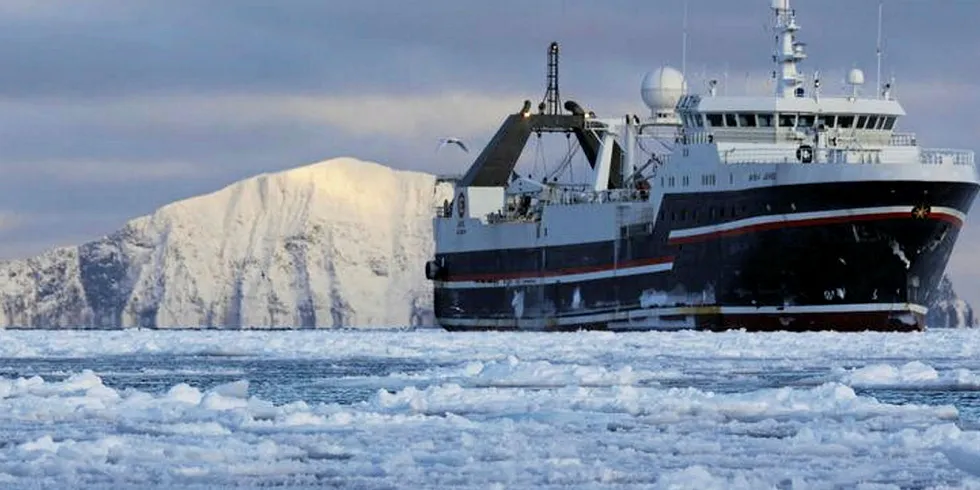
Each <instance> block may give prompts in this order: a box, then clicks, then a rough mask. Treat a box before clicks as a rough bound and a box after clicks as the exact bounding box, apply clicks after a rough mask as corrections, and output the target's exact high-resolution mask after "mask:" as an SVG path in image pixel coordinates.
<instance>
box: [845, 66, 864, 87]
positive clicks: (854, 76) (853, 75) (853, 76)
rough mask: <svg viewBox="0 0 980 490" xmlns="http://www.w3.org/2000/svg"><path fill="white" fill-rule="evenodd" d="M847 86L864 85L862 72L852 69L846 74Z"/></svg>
mask: <svg viewBox="0 0 980 490" xmlns="http://www.w3.org/2000/svg"><path fill="white" fill-rule="evenodd" d="M847 84H848V85H864V72H863V71H861V70H860V69H858V68H854V69H852V70H851V71H850V72H848V73H847Z"/></svg>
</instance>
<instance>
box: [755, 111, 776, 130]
mask: <svg viewBox="0 0 980 490" xmlns="http://www.w3.org/2000/svg"><path fill="white" fill-rule="evenodd" d="M756 118H757V119H758V120H759V127H760V128H771V127H772V114H756Z"/></svg>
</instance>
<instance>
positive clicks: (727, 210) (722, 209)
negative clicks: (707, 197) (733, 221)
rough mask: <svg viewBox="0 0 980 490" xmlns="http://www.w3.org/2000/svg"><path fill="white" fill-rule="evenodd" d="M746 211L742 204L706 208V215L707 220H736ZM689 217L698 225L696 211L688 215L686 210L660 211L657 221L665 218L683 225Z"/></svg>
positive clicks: (698, 219)
mask: <svg viewBox="0 0 980 490" xmlns="http://www.w3.org/2000/svg"><path fill="white" fill-rule="evenodd" d="M746 211H747V207H746V206H745V205H744V204H742V205H740V206H735V205H732V206H718V207H715V206H709V207H708V213H707V214H708V219H711V220H714V219H715V218H716V217H717V218H738V217H739V216H744V215H745V214H746ZM668 213H669V214H668ZM689 216H690V218H691V220H692V221H694V223H695V224H698V223H700V221H701V220H700V216H701V215H700V214H699V213H698V210H697V209H695V210H692V211H691V212H690V213H688V210H687V209H686V208H685V209H681V210H680V211H679V212H678V211H676V210H672V211H669V212H668V211H667V210H666V209H661V210H660V218H659V219H660V220H664V219H666V218H668V217H669V219H670V221H671V222H677V221H680V222H682V223H683V222H686V221H688V217H689Z"/></svg>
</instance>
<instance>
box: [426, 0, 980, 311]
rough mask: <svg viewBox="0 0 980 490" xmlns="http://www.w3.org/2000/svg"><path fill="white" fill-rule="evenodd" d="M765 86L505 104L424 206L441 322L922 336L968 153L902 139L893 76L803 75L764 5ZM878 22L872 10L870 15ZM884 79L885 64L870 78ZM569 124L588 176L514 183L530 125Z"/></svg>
mask: <svg viewBox="0 0 980 490" xmlns="http://www.w3.org/2000/svg"><path fill="white" fill-rule="evenodd" d="M771 9H772V13H773V18H774V19H775V20H774V29H775V31H776V46H775V48H776V49H775V54H774V55H773V58H772V59H773V62H774V63H775V65H776V67H775V70H774V71H773V83H772V86H773V89H774V90H773V92H772V93H769V94H765V95H761V96H751V95H737V96H735V95H733V96H728V95H723V94H719V93H718V84H717V83H716V82H713V81H712V82H711V83H708V84H706V86H705V87H704V90H701V91H699V93H694V92H692V91H689V90H688V86H687V82H686V80H685V78H684V76H683V74H682V73H681V72H680V71H678V70H676V69H673V68H670V67H661V68H660V69H658V70H655V71H653V72H650V73H648V74H647V76H646V77H645V78H644V80H643V83H642V87H641V90H640V92H641V96H642V99H643V101H644V103H645V104H646V106H647V107H648V108H649V109H650V113H649V115H644V116H638V115H632V114H626V115H622V116H617V117H611V118H602V117H597V116H596V115H595V114H594V113H593V112H591V111H589V110H587V109H585V108H583V107H582V106H581V105H580V104H578V103H576V102H574V101H566V102H565V103H564V104H562V103H561V99H560V96H559V85H558V57H559V46H558V44H556V43H552V44H551V46H550V47H549V52H548V90H547V92H546V96H545V99H544V100H543V101H542V102H541V104H539V105H538V107H537V110H533V108H532V106H531V102H530V101H525V102H524V105H523V107H522V108H521V109H520V110H519V111H517V112H515V113H513V114H510V115H508V116H506V118H505V120H504V121H503V124H502V125H501V126H500V128H499V130H498V131H497V133H496V134H495V135H494V137H493V138H492V140H491V141H490V143H489V144H488V145H487V146H486V147H485V148H484V149H483V150H482V152H481V153H480V154H479V156H478V157H477V158H476V159H475V161H474V162H473V164H472V166H471V167H470V168H469V170H468V171H467V172H466V173H465V174H464V175H463V176H462V177H461V178H459V179H458V180H457V181H456V182H455V184H454V186H455V187H454V198H453V199H452V200H451V201H447V202H446V203H445V204H444V206H442V207H441V208H440V209H439V210H438V212H437V216H436V217H435V218H434V221H433V225H434V231H435V241H436V246H435V254H434V257H433V258H432V260H430V261H428V262H427V263H426V265H425V274H426V277H427V278H428V279H430V280H431V281H432V282H433V289H434V306H435V316H436V320H437V322H438V324H439V325H441V326H442V327H444V328H446V329H449V330H486V329H506V330H575V329H608V330H662V329H711V330H718V329H747V330H921V329H923V328H925V327H926V325H925V314H926V312H927V307H926V305H928V304H929V302H930V298H931V296H932V295H934V294H935V293H936V290H937V286H938V284H939V282H940V279H941V278H942V275H943V272H944V269H945V267H946V264H947V261H948V260H949V257H950V254H951V253H952V251H953V247H954V244H955V242H956V240H957V235H958V233H959V231H960V229H961V227H962V226H963V223H964V220H965V219H966V214H967V212H968V210H969V209H970V205H971V204H972V202H973V200H974V198H975V196H976V194H977V190H978V174H977V170H976V167H975V165H974V154H973V152H971V151H966V150H951V149H930V148H924V147H922V146H920V145H919V141H918V140H917V138H916V136H915V135H914V134H911V133H906V132H901V131H900V129H899V128H900V127H901V126H902V122H903V121H904V117H905V115H906V114H905V111H904V109H903V108H902V105H901V104H900V103H899V101H898V100H896V98H895V97H894V96H893V92H894V88H893V85H892V82H888V83H883V84H882V83H880V75H879V81H878V83H877V84H876V86H875V87H874V88H873V89H872V90H870V91H869V92H870V93H869V94H868V95H865V94H864V93H862V90H863V87H864V84H865V80H864V78H865V77H864V73H863V72H862V71H861V70H858V69H853V70H851V71H850V72H849V73H848V74H847V77H846V83H847V85H848V88H847V89H845V90H843V91H842V93H841V94H824V93H823V92H822V90H821V80H820V78H819V75H817V74H811V75H806V74H805V73H804V72H803V70H802V69H801V63H802V62H803V60H804V59H805V58H806V52H805V45H804V44H803V43H802V42H800V41H799V40H798V33H799V31H800V25H799V24H798V23H797V16H796V11H795V10H794V9H793V8H791V6H790V2H789V0H773V2H772V4H771ZM879 18H880V17H879ZM878 72H879V74H880V61H879V70H878ZM542 133H564V134H565V135H567V136H568V137H569V138H570V139H571V137H572V136H574V141H575V142H576V143H577V148H578V149H579V150H580V151H581V153H582V155H584V157H585V159H586V160H587V161H588V163H589V166H590V167H591V171H590V172H589V173H590V175H589V176H588V177H589V178H588V179H587V180H586V181H584V182H577V183H568V182H558V181H557V179H554V178H551V177H549V176H548V175H539V176H534V175H519V174H518V173H517V172H515V168H516V165H517V162H518V159H519V158H520V155H521V153H522V151H523V149H524V147H525V145H526V144H527V142H528V139H529V137H531V135H532V134H536V135H540V134H542Z"/></svg>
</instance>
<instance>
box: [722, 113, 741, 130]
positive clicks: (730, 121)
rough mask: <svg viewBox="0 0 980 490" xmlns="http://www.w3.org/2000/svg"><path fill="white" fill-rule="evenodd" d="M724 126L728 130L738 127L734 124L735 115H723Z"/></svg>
mask: <svg viewBox="0 0 980 490" xmlns="http://www.w3.org/2000/svg"><path fill="white" fill-rule="evenodd" d="M725 125H726V126H728V127H730V128H737V127H738V124H737V123H736V122H735V114H725Z"/></svg>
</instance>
